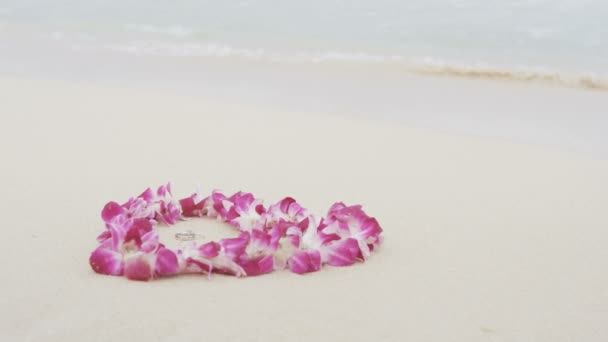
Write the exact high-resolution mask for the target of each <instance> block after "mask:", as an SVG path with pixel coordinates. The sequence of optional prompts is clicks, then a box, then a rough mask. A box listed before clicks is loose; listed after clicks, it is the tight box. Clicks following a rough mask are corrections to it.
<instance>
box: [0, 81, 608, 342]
mask: <svg viewBox="0 0 608 342" xmlns="http://www.w3.org/2000/svg"><path fill="white" fill-rule="evenodd" d="M429 82H436V84H444V83H445V82H448V83H449V81H447V80H444V79H432V80H431V81H429ZM425 84H428V83H425ZM469 86H470V87H473V88H474V87H479V91H480V92H482V93H484V94H486V95H488V96H490V97H489V99H491V101H492V102H493V103H494V104H495V105H496V108H500V110H501V111H502V112H505V113H509V109H510V108H511V109H513V108H516V107H517V105H518V103H519V102H518V101H519V100H521V101H528V102H529V103H531V104H533V105H534V104H536V107H534V108H542V107H543V106H544V105H547V100H546V98H538V99H534V98H532V95H530V96H529V97H525V96H523V95H522V97H521V98H517V99H516V100H514V97H515V96H514V95H513V94H520V93H522V94H524V93H525V92H526V91H525V90H518V89H522V88H521V87H525V86H524V85H520V84H505V85H504V88H505V89H507V90H513V91H514V92H509V91H505V92H500V93H499V92H492V91H491V90H488V88H487V87H484V82H482V81H481V82H479V83H475V82H471V83H469ZM412 88H415V87H412ZM444 88H445V87H444ZM490 88H491V87H490ZM454 89H455V91H458V89H457V88H454ZM433 91H434V88H433V87H430V86H427V87H425V88H424V89H423V90H420V92H424V93H425V94H427V95H428V96H429V98H431V97H433V96H432V95H433V93H432V92H433ZM543 92H544V93H545V94H547V95H548V98H551V96H552V95H553V98H554V99H558V100H559V101H562V102H563V103H569V104H570V106H569V107H568V106H558V105H557V104H554V106H555V108H556V111H558V110H559V108H566V109H564V110H573V109H575V108H576V105H573V104H576V103H579V102H580V103H582V102H585V100H584V99H585V98H586V97H588V96H590V95H588V93H587V92H583V91H580V90H568V89H566V90H564V89H557V88H555V89H554V88H549V87H547V89H546V90H543ZM0 94H2V95H1V97H2V100H1V104H0V117H1V119H0V121H1V127H0V133H1V134H0V140H1V147H0V148H1V149H2V159H3V160H2V170H1V171H0V172H1V174H2V178H3V180H4V184H3V186H2V188H3V196H2V199H1V201H2V208H3V212H4V215H3V217H4V224H3V226H4V228H3V230H2V237H3V242H4V243H3V255H4V257H3V258H2V259H1V261H0V266H1V267H2V271H3V275H2V296H1V297H0V304H1V305H0V317H1V319H0V337H1V339H2V340H3V341H139V340H145V341H194V340H204V341H224V342H227V341H239V342H241V341H317V342H321V341H332V342H333V341H349V342H355V341H441V342H446V341H467V342H475V341H518V342H522V341H535V342H538V341H547V342H559V341H587V342H590V341H598V342H599V341H606V340H608V327H607V326H606V322H607V320H608V273H607V272H606V271H607V270H608V249H607V248H606V246H608V161H607V160H605V159H599V158H594V157H591V156H587V155H581V154H575V153H571V152H563V151H561V150H559V149H556V148H552V147H542V146H537V145H524V144H517V143H512V142H508V141H505V140H500V139H489V138H481V137H477V138H475V137H469V136H465V135H459V134H456V133H445V132H439V131H436V130H431V129H425V128H413V127H410V126H407V125H404V124H401V123H394V122H390V121H386V120H372V119H370V118H363V117H359V118H348V117H347V116H341V115H340V113H323V112H310V111H307V110H303V109H302V108H298V107H294V108H293V109H292V110H290V111H289V112H282V111H278V110H274V111H273V110H272V109H269V108H264V107H262V106H259V107H255V106H244V105H242V104H239V103H235V102H229V101H217V102H214V101H212V100H209V99H203V98H200V97H196V96H191V95H184V94H182V95H179V94H174V93H166V92H161V91H155V90H152V89H144V88H138V87H129V86H123V87H119V86H113V87H111V86H105V85H100V84H88V83H85V82H76V81H50V80H35V79H20V78H7V77H4V78H2V79H0ZM531 94H533V92H532V93H531ZM564 94H565V95H564ZM446 96H448V98H449V95H446ZM594 96H596V95H594ZM596 98H597V96H596ZM485 99H486V101H490V100H488V97H487V96H486V97H485ZM597 103H600V102H597ZM437 105H438V104H437V103H431V102H429V103H428V106H431V107H428V106H427V107H425V105H424V103H422V102H419V103H418V105H417V107H416V108H412V110H425V108H427V109H428V108H432V106H437ZM448 105H449V106H451V107H450V108H444V109H446V110H453V111H454V112H467V111H471V110H473V111H475V110H476V111H477V112H475V113H472V114H480V112H479V111H480V110H481V109H480V108H481V107H479V103H478V102H474V101H472V99H466V98H465V99H462V100H461V101H458V102H451V103H448V104H446V106H448ZM328 114H336V115H328ZM513 114H516V113H515V110H513ZM542 114H543V115H549V114H551V113H547V112H542ZM559 114H560V113H555V115H556V117H557V116H558V115H559ZM562 114H563V113H562ZM571 114H573V115H575V114H576V113H571ZM166 181H172V182H173V186H174V193H175V195H176V196H178V197H179V196H185V195H188V194H190V193H191V192H192V191H193V189H194V187H195V184H196V183H197V182H200V184H201V186H202V187H203V189H206V190H211V189H213V188H220V189H222V190H225V191H227V192H231V191H236V190H243V191H250V192H253V193H254V194H255V195H256V196H258V197H260V198H264V199H266V200H267V201H268V202H272V201H276V200H279V199H280V198H282V197H284V196H293V197H295V198H296V199H298V200H299V201H300V202H301V203H303V204H304V205H305V206H308V207H309V208H310V209H311V210H313V211H314V212H316V213H318V214H323V213H324V212H325V210H327V208H328V207H329V206H330V205H331V204H332V203H333V202H335V201H344V202H346V203H347V204H362V205H363V206H364V209H365V210H366V211H367V212H368V213H369V214H370V215H372V216H375V217H376V218H377V219H378V221H379V222H380V224H381V225H382V227H383V228H384V237H385V243H384V245H383V247H382V248H381V249H380V250H379V251H378V252H377V253H374V255H373V256H372V257H371V259H369V261H367V262H366V263H359V264H357V265H356V266H353V267H347V268H332V267H325V268H323V270H322V271H321V272H317V273H313V274H308V275H305V276H299V275H295V274H291V273H289V272H287V271H285V272H275V273H273V274H270V275H267V276H261V277H251V278H241V279H236V278H233V277H226V276H213V277H211V279H210V280H209V279H207V277H206V276H202V275H200V276H199V275H189V276H180V277H176V278H170V279H162V280H158V281H153V282H148V283H142V282H134V281H128V280H126V279H125V278H120V277H109V276H101V275H98V274H95V273H94V272H93V271H92V270H91V268H90V266H89V264H88V257H89V254H90V252H91V251H92V250H93V249H94V248H95V246H96V241H95V237H96V236H97V235H98V233H100V232H101V231H102V229H103V225H102V222H101V219H100V216H99V214H100V211H101V208H102V207H103V205H104V204H105V203H106V202H107V201H110V200H117V201H123V200H126V199H127V198H128V197H129V196H131V195H135V194H138V193H139V192H141V191H143V190H144V189H145V188H146V187H148V186H157V185H160V184H162V183H164V182H166ZM197 223H198V224H200V226H198V227H200V228H197V229H202V230H203V231H204V230H205V229H225V233H226V234H231V231H230V229H229V228H226V227H222V226H221V225H219V224H216V223H211V222H209V221H204V220H200V221H191V222H188V223H187V224H184V226H185V227H186V226H187V227H190V226H194V225H195V224H197ZM159 229H165V228H164V227H160V228H159ZM167 229H179V228H177V227H173V228H167ZM163 237H164V238H170V234H166V233H165V234H164V235H163Z"/></svg>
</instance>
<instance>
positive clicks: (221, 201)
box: [89, 183, 382, 280]
mask: <svg viewBox="0 0 608 342" xmlns="http://www.w3.org/2000/svg"><path fill="white" fill-rule="evenodd" d="M203 216H207V217H210V218H217V219H218V220H221V221H223V222H226V223H228V224H229V225H231V226H233V227H236V228H238V229H239V231H240V233H239V235H238V237H235V238H227V239H222V240H219V241H218V242H213V241H212V242H207V243H205V244H202V245H197V244H196V243H195V242H194V241H193V242H192V243H191V244H190V245H189V246H186V247H182V248H179V249H176V250H172V249H169V248H166V247H165V246H164V245H163V244H162V243H160V242H159V236H158V232H157V231H156V230H155V229H154V228H155V226H156V225H157V224H166V225H173V224H175V223H177V221H179V220H182V219H185V218H188V217H203ZM101 217H102V219H103V221H104V222H105V226H106V230H105V231H104V232H103V233H101V235H99V236H98V238H97V241H98V242H99V243H100V244H99V246H98V247H97V248H96V249H95V250H94V251H93V252H92V253H91V256H90V259H89V263H90V264H91V267H92V268H93V270H94V271H95V272H97V273H101V274H107V275H116V276H121V275H125V276H126V277H127V278H129V279H132V280H150V279H153V278H157V277H164V276H172V275H176V274H180V273H206V274H209V275H211V273H212V272H215V273H221V274H229V275H235V276H237V277H241V276H254V275H260V274H266V273H270V272H272V271H274V270H280V269H284V268H287V267H288V268H289V269H290V270H291V271H292V272H294V273H298V274H303V273H307V272H315V271H318V270H319V269H320V268H321V265H323V264H329V265H332V266H348V265H352V264H354V263H355V262H356V261H357V260H365V259H367V258H368V257H369V256H370V253H371V252H372V251H373V250H374V249H376V248H377V247H378V246H379V245H380V243H381V242H382V236H381V233H382V228H380V225H379V224H378V222H377V221H376V219H375V218H372V217H369V216H367V214H365V212H364V211H363V210H362V209H361V206H360V205H355V206H346V205H344V204H343V203H341V202H338V203H335V204H334V205H332V206H331V208H330V209H329V211H328V213H327V216H326V217H325V218H322V219H319V218H318V217H316V216H314V215H312V214H311V213H309V211H308V210H307V209H305V208H304V207H302V206H301V205H300V204H298V203H297V202H296V201H295V200H294V199H293V198H290V197H287V198H284V199H282V200H281V201H279V202H277V203H275V204H272V205H270V206H269V207H268V208H266V207H264V206H263V204H262V201H261V200H259V199H255V198H254V197H253V195H252V194H250V193H244V192H237V193H235V194H234V195H232V196H230V197H227V196H225V195H224V194H222V193H221V192H219V191H213V192H212V193H211V195H209V196H207V197H203V196H202V195H201V194H200V193H199V192H197V193H194V194H193V195H191V196H188V197H186V198H183V199H181V200H179V201H176V200H174V199H173V196H172V194H171V184H170V183H169V184H167V185H163V186H161V187H159V188H158V190H157V191H156V192H154V191H153V190H152V189H150V188H148V189H147V190H146V191H144V192H143V193H142V194H141V195H139V196H138V197H134V198H131V199H129V200H128V201H127V202H126V203H124V204H122V205H121V204H118V203H116V202H109V203H108V204H106V205H105V206H104V208H103V210H102V212H101Z"/></svg>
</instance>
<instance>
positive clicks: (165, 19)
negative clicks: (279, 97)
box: [0, 0, 608, 89]
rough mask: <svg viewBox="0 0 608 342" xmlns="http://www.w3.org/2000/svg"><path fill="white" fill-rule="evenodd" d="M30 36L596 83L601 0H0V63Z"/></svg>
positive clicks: (607, 70) (115, 46)
mask: <svg viewBox="0 0 608 342" xmlns="http://www.w3.org/2000/svg"><path fill="white" fill-rule="evenodd" d="M35 46H44V47H45V51H50V50H52V49H55V48H56V49H63V50H65V51H71V52H74V53H79V52H87V51H88V52H100V53H102V52H112V53H117V54H124V55H131V56H148V55H149V56H163V57H174V58H183V57H191V58H201V59H203V58H213V59H231V58H232V59H235V58H236V59H244V60H250V61H263V62H270V63H275V62H279V63H347V64H379V65H385V66H388V67H394V68H400V69H405V70H410V71H419V72H430V73H442V74H449V75H456V76H471V77H489V78H514V79H520V80H541V81H549V82H558V83H567V84H571V85H578V86H583V87H590V88H602V89H608V2H607V1H605V0H410V1H404V0H401V1H398V0H376V1H370V0H350V1H346V0H306V1H288V0H274V1H273V0H241V1H208V0H174V1H161V0H105V1H101V0H90V1H79V0H55V1H51V0H0V63H1V62H2V58H3V57H2V55H4V56H5V58H7V57H6V56H8V55H13V56H15V55H16V54H15V51H14V50H18V49H24V51H27V52H28V53H35V52H33V51H35V49H34V48H32V47H35ZM25 47H29V48H28V49H26V48H25ZM17 55H18V54H17Z"/></svg>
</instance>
